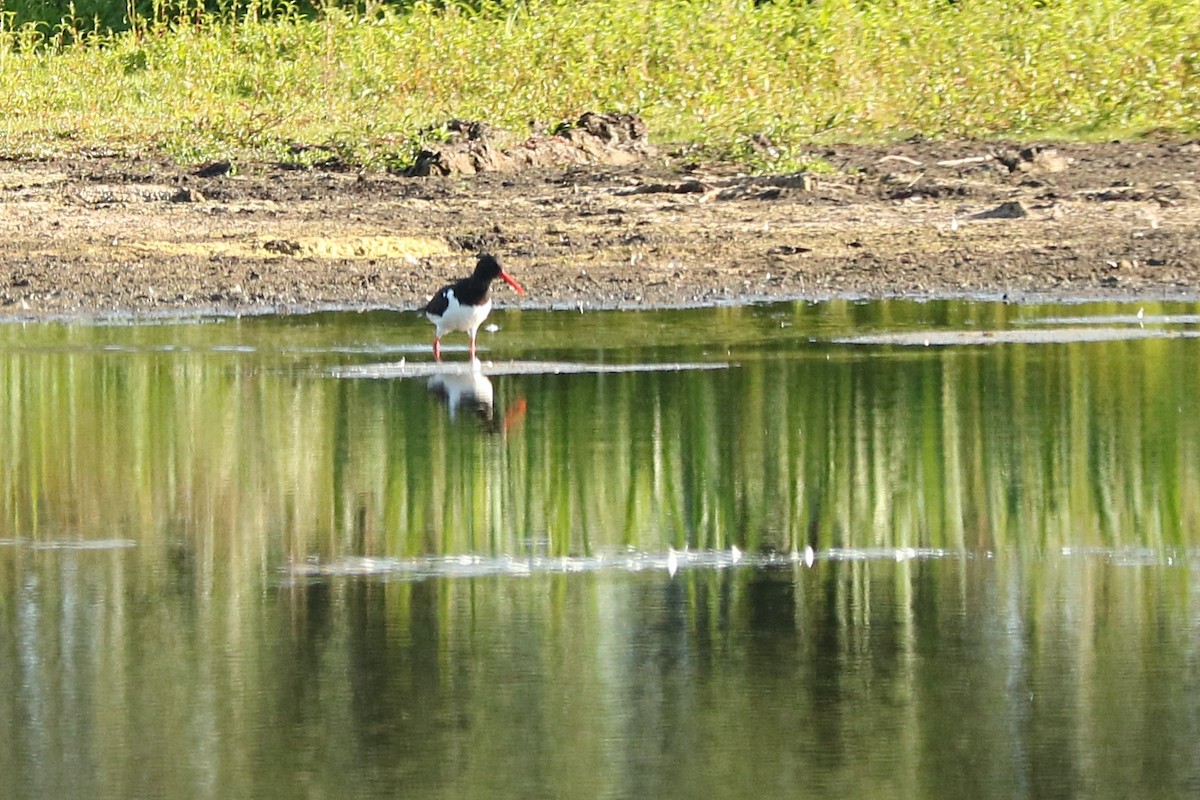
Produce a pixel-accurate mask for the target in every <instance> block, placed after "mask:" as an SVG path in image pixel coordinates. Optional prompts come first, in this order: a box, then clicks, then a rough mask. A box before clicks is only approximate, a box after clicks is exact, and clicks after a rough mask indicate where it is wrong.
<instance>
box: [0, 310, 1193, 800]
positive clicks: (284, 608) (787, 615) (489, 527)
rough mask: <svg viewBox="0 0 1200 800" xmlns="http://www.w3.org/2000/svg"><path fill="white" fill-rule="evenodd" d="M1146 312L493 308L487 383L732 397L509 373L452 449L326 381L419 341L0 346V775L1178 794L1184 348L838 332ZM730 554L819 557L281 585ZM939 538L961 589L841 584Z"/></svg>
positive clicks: (925, 566) (242, 330) (152, 786)
mask: <svg viewBox="0 0 1200 800" xmlns="http://www.w3.org/2000/svg"><path fill="white" fill-rule="evenodd" d="M1136 310H1137V309H1136V308H1129V307H1121V306H1088V307H1066V308H1038V307H1015V306H1003V305H985V304H966V303H929V304H914V303H899V302H896V303H870V304H854V303H827V304H813V305H797V306H791V305H787V306H764V307H754V308H728V309H716V310H701V311H679V312H667V313H653V314H649V313H647V314H632V315H623V314H615V313H613V314H588V315H578V314H572V313H566V312H561V313H554V314H545V313H528V312H527V313H520V314H518V313H508V314H501V313H499V312H498V313H497V314H496V315H495V321H497V322H499V323H500V324H501V325H502V328H503V330H502V331H501V332H500V333H498V334H496V335H494V336H491V337H488V338H487V339H486V341H485V342H484V344H487V345H490V346H491V347H492V348H493V354H494V355H495V356H496V357H497V358H522V359H538V360H546V359H564V358H567V359H573V360H580V361H596V360H603V361H608V362H619V363H629V362H638V361H663V360H685V361H705V360H712V361H730V362H734V363H735V364H737V366H736V367H734V368H731V369H728V370H720V371H711V372H680V373H632V374H610V375H536V376H507V377H498V378H496V379H494V380H493V381H492V387H491V388H492V391H493V393H494V396H493V400H494V409H493V411H492V413H490V414H487V415H484V417H480V416H479V415H478V414H475V413H473V411H472V409H471V408H469V407H468V406H466V405H462V406H460V407H459V408H458V409H456V411H455V414H454V418H453V419H452V418H451V415H450V413H449V411H448V408H447V405H446V403H445V401H443V400H442V399H439V397H437V396H436V395H435V394H434V393H432V392H431V391H430V390H429V388H428V387H427V386H426V385H425V384H424V383H423V382H414V381H372V380H338V379H335V378H333V377H331V369H332V368H333V367H335V366H338V365H346V364H358V363H369V362H377V361H386V360H398V359H399V358H402V357H406V358H409V359H416V358H427V355H426V354H425V353H426V351H427V349H428V343H427V341H426V339H427V333H428V332H427V326H426V325H425V324H424V323H423V322H421V321H420V320H418V319H415V318H413V317H412V316H411V315H409V316H403V317H402V316H399V315H392V314H366V315H317V316H311V317H297V318H283V319H265V318H264V319H246V320H215V321H207V322H204V323H203V324H199V323H191V324H170V323H163V324H153V325H149V324H143V325H112V326H86V325H74V326H72V325H36V326H16V325H12V326H4V327H0V420H3V422H0V424H2V425H3V426H4V427H3V430H2V435H3V439H2V441H0V458H2V459H3V464H4V471H3V474H2V475H0V676H3V677H0V735H2V736H4V739H5V741H6V742H9V743H10V746H8V747H6V748H0V774H2V775H4V776H6V779H5V780H6V782H7V785H8V786H9V787H11V791H12V792H13V793H14V796H18V797H50V796H95V797H129V796H173V797H208V796H214V797H215V796H220V797H228V796H280V797H284V796H287V797H293V796H297V795H307V796H348V795H354V796H380V797H385V796H387V797H390V796H395V795H396V794H397V793H412V794H414V795H416V796H454V797H464V796H480V797H483V796H488V797H494V796H514V795H519V796H562V795H572V796H574V795H579V796H615V797H649V796H659V797H665V796H679V797H695V796H745V795H747V794H750V793H751V792H753V793H755V794H756V795H761V796H781V797H782V796H795V795H796V794H797V793H802V794H811V795H815V796H830V797H833V796H838V797H844V796H876V797H924V796H928V797H945V796H959V797H966V796H972V797H989V796H990V797H1011V796H1014V795H1030V796H1063V795H1072V794H1080V795H1087V796H1098V797H1102V796H1106V795H1112V796H1132V795H1136V796H1141V797H1156V796H1157V797H1172V796H1180V795H1182V794H1190V793H1194V792H1195V791H1196V789H1198V788H1200V757H1198V756H1197V753H1196V751H1195V748H1194V745H1193V743H1194V741H1195V740H1196V734H1197V732H1198V731H1197V730H1196V728H1197V723H1196V720H1197V719H1200V715H1198V714H1197V711H1200V708H1198V707H1197V706H1198V705H1200V703H1198V697H1200V695H1197V694H1196V693H1195V691H1194V687H1195V685H1196V678H1197V666H1198V664H1200V660H1198V656H1200V652H1198V648H1197V637H1196V631H1197V630H1198V629H1200V627H1198V623H1200V613H1198V611H1200V597H1198V596H1197V592H1196V590H1195V588H1194V586H1193V583H1194V582H1193V581H1192V573H1193V567H1192V561H1193V560H1194V558H1195V552H1196V551H1195V548H1196V536H1197V531H1198V530H1200V526H1198V524H1197V523H1198V522H1200V474H1198V470H1200V459H1198V456H1200V452H1198V449H1200V431H1198V426H1200V422H1198V420H1200V413H1198V412H1200V408H1198V405H1200V400H1198V399H1197V398H1200V376H1198V374H1197V370H1196V369H1195V368H1194V365H1195V363H1196V356H1197V347H1200V343H1197V342H1194V341H1189V340H1175V339H1167V340H1143V341H1133V342H1120V341H1118V342H1105V343H1088V344H1067V345H997V346H991V347H950V348H902V347H880V346H873V347H866V346H854V345H847V344H836V343H834V342H833V340H834V339H836V338H839V337H842V336H845V335H848V334H852V333H857V332H879V331H903V330H923V329H930V328H953V329H967V330H971V329H980V328H1014V327H1018V326H1022V325H1039V324H1041V325H1050V324H1060V323H1058V322H1053V321H1051V322H1047V321H1045V318H1047V317H1051V316H1053V317H1061V316H1079V315H1090V316H1093V317H1099V316H1102V315H1113V314H1121V315H1125V316H1126V317H1128V316H1130V315H1131V314H1133V313H1134V312H1135V311H1136ZM1189 310H1190V309H1185V308H1180V307H1165V306H1147V307H1146V309H1145V311H1146V318H1147V319H1149V320H1151V321H1150V323H1149V324H1151V325H1153V324H1156V323H1155V322H1154V321H1153V318H1154V317H1155V316H1156V315H1158V314H1162V313H1168V312H1170V313H1182V312H1185V311H1189ZM1037 320H1043V321H1042V322H1037ZM1124 324H1129V323H1124ZM1176 327H1178V326H1176ZM1185 327H1186V326H1185ZM450 357H452V358H455V357H457V358H462V357H464V354H463V353H461V352H458V353H454V354H452V355H451V356H450ZM734 545H736V546H737V547H739V548H741V549H742V550H746V551H750V552H757V551H760V550H778V551H782V552H790V551H792V550H802V549H803V548H804V547H805V546H806V545H807V546H811V547H812V548H814V550H816V551H817V552H818V554H819V557H818V558H817V560H816V562H815V564H814V566H813V567H812V568H805V567H804V566H803V565H802V564H797V565H795V566H794V567H787V568H773V569H746V568H731V569H722V570H711V569H710V570H706V569H690V570H684V571H682V572H680V573H679V574H677V575H675V576H674V577H670V576H668V575H667V574H666V573H665V572H664V571H662V570H659V571H655V572H649V573H636V574H630V573H624V572H611V571H601V572H597V573H591V574H586V575H546V574H535V575H532V576H530V577H524V578H516V577H512V576H509V575H496V576H489V577H481V578H472V579H466V578H462V579H449V578H446V577H432V578H428V579H425V580H417V581H411V580H398V579H395V577H396V576H395V575H390V576H389V575H388V574H384V575H381V576H376V577H375V578H365V579H361V578H347V577H337V578H318V579H310V578H299V579H293V578H292V577H290V575H289V573H288V569H289V567H291V566H292V565H296V564H338V563H342V562H344V560H345V559H347V558H349V557H359V556H368V557H376V558H380V559H384V558H386V559H393V560H404V559H412V558H415V557H418V556H446V555H457V554H485V555H495V556H512V557H515V558H520V557H528V556H530V555H532V554H547V555H572V556H585V555H594V554H603V553H613V552H624V551H625V549H626V548H633V549H635V550H637V551H645V552H662V551H664V550H666V549H667V548H668V547H674V548H679V549H681V548H683V547H685V546H686V547H689V548H692V549H719V550H727V549H728V548H730V547H731V546H734ZM86 546H92V547H94V548H95V549H86ZM918 546H921V547H934V548H941V549H943V550H945V551H947V557H946V558H943V559H937V560H928V561H923V560H918V561H912V560H904V561H896V560H889V559H884V560H878V559H877V560H867V561H845V560H838V559H839V558H840V557H842V556H847V555H853V554H854V553H856V552H867V551H870V550H872V549H874V548H883V552H885V553H887V552H891V551H890V550H889V548H892V549H894V548H900V547H918ZM1064 551H1065V554H1064Z"/></svg>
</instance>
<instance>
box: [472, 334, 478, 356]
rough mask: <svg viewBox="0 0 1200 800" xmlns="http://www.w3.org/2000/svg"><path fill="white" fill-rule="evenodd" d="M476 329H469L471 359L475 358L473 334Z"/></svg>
mask: <svg viewBox="0 0 1200 800" xmlns="http://www.w3.org/2000/svg"><path fill="white" fill-rule="evenodd" d="M477 332H478V331H477V330H474V331H471V360H472V361H474V360H475V334H476V333H477Z"/></svg>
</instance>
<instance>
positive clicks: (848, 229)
mask: <svg viewBox="0 0 1200 800" xmlns="http://www.w3.org/2000/svg"><path fill="white" fill-rule="evenodd" d="M813 155H814V156H816V157H819V158H820V159H823V160H824V161H825V162H826V163H827V164H829V165H831V166H832V167H833V168H834V170H835V171H833V172H830V173H822V174H796V175H780V176H771V177H762V178H746V177H742V176H739V175H737V174H736V173H735V172H733V171H732V170H731V169H729V168H727V167H720V166H709V165H702V164H689V163H686V161H683V160H681V159H680V158H679V157H669V156H666V155H653V154H651V155H646V156H643V157H640V158H639V160H637V161H636V162H635V163H632V164H624V165H619V166H614V165H596V164H579V165H574V166H566V167H549V168H547V167H537V166H534V167H529V168H526V169H522V170H519V171H513V172H505V173H500V174H494V173H493V174H476V175H470V176H448V177H447V176H443V177H403V176H393V175H386V174H360V173H358V172H356V171H351V170H344V169H341V168H339V167H337V165H331V166H329V167H327V168H325V169H313V170H295V169H285V168H283V167H280V166H276V165H252V164H251V165H247V164H242V165H237V167H236V169H234V170H233V171H232V172H231V173H230V172H227V173H225V174H215V173H221V172H222V171H223V170H222V169H220V168H216V169H210V170H207V171H205V174H207V175H208V177H202V176H200V175H197V174H196V170H195V169H194V168H182V167H179V166H176V165H174V164H171V163H168V162H166V161H129V160H113V159H108V158H90V159H85V158H80V159H76V160H69V161H51V162H38V163H30V162H20V163H16V162H0V234H2V235H0V315H3V316H7V317H10V318H11V317H28V316H39V315H45V314H60V313H68V314H75V313H105V312H114V311H116V312H122V311H152V310H159V311H161V310H169V309H209V308H213V309H218V310H224V311H262V310H270V309H274V308H291V309H299V308H308V307H312V306H326V305H352V306H395V307H414V306H417V305H418V304H421V303H423V301H424V300H425V299H426V298H427V296H428V295H429V294H430V292H431V291H432V290H433V289H435V288H436V287H437V286H438V285H439V284H440V283H442V282H443V281H444V280H445V279H446V278H448V277H451V276H455V275H458V274H460V273H463V272H464V271H466V270H468V269H469V266H470V265H471V264H472V263H473V258H472V255H473V253H474V252H475V251H476V250H479V249H484V248H486V249H490V250H493V251H495V252H497V253H500V254H501V255H502V256H503V257H504V259H505V261H506V265H507V266H508V268H509V270H510V271H511V272H512V273H513V274H515V275H516V276H518V277H519V278H520V280H521V281H522V282H523V283H524V284H525V286H526V288H527V289H528V290H529V296H528V297H527V298H526V299H524V300H521V301H519V302H520V303H521V304H522V305H525V306H529V307H547V306H556V307H557V306H575V305H578V304H583V305H584V306H585V307H614V306H627V305H636V306H654V305H679V304H695V303H714V302H726V301H736V300H748V299H761V298H764V297H777V298H795V297H824V296H829V295H844V294H853V295H872V296H883V295H897V294H913V295H921V296H927V295H945V294H964V293H969V294H985V295H992V296H1008V297H1010V298H1023V297H1031V296H1045V295H1050V296H1060V297H1100V296H1122V297H1125V296H1131V295H1137V296H1139V297H1145V298H1148V299H1149V298H1163V297H1169V298H1174V297H1195V296H1197V295H1200V224H1198V223H1200V184H1198V183H1197V181H1200V175H1198V172H1200V144H1198V143H1196V142H1180V141H1163V142H1140V143H1106V144H1089V145H1065V146H1064V145H1057V146H1055V147H1053V148H1050V149H1047V148H1039V147H1036V146H1034V147H1030V146H1029V145H1028V144H1026V143H1021V144H1009V145H1002V144H995V143H981V142H954V143H907V144H901V145H895V146H880V147H863V146H835V147H829V148H819V149H815V150H814V151H813ZM499 297H500V299H501V300H503V301H504V302H505V303H507V304H515V303H517V302H518V301H517V299H516V297H515V296H513V295H512V294H511V293H503V294H501V295H500V296H499Z"/></svg>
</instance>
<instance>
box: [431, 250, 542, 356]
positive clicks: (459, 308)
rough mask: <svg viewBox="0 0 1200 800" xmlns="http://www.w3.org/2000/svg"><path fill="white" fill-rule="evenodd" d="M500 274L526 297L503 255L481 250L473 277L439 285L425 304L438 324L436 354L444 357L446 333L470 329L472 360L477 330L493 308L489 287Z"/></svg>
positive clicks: (434, 338) (434, 339) (434, 353)
mask: <svg viewBox="0 0 1200 800" xmlns="http://www.w3.org/2000/svg"><path fill="white" fill-rule="evenodd" d="M496 278H500V279H501V280H503V281H504V282H505V283H507V284H508V285H509V286H511V287H512V288H513V289H514V290H515V291H516V293H517V294H519V295H521V296H522V297H523V296H524V295H525V290H524V289H522V288H521V285H520V284H519V283H517V282H516V281H515V280H513V279H512V276H511V275H509V274H508V273H507V272H505V271H504V268H503V267H502V266H500V259H499V258H497V257H496V256H494V255H491V254H490V253H480V255H479V261H477V262H476V263H475V271H474V272H473V273H471V277H469V278H463V279H462V280H460V281H455V282H454V283H452V284H450V285H449V286H443V287H442V288H441V289H438V292H437V294H435V295H434V296H433V299H431V300H430V301H429V303H428V304H427V305H426V306H425V316H426V317H428V319H429V321H430V322H432V323H433V324H434V325H436V326H437V332H436V333H434V335H433V358H434V360H435V361H441V360H442V337H443V336H445V335H446V334H447V333H449V332H450V331H466V332H467V335H468V336H470V337H471V360H472V361H474V360H475V333H476V331H478V330H479V326H480V325H481V324H483V321H484V320H485V319H487V315H488V313H489V312H490V311H491V310H492V298H491V297H489V296H488V289H489V288H490V287H491V285H492V281H494V280H495V279H496Z"/></svg>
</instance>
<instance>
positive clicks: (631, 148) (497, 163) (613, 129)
mask: <svg viewBox="0 0 1200 800" xmlns="http://www.w3.org/2000/svg"><path fill="white" fill-rule="evenodd" d="M442 129H443V130H444V131H445V133H446V141H444V142H441V143H438V144H436V145H431V146H430V147H428V148H426V149H425V150H422V151H421V152H420V153H419V154H418V155H417V158H416V161H415V163H414V164H413V166H412V167H411V168H409V169H408V170H407V172H406V174H407V175H408V176H410V177H428V176H430V175H442V176H445V175H474V174H476V173H477V172H515V171H517V170H523V169H529V168H531V167H559V168H561V167H566V166H572V165H576V164H610V165H611V164H634V163H636V162H638V161H641V160H642V159H643V158H645V157H647V156H649V155H652V154H653V153H654V148H653V147H652V146H651V145H650V142H649V141H648V139H647V138H646V124H645V123H644V122H642V120H641V119H640V118H638V117H636V116H634V115H632V114H596V113H591V112H589V113H587V114H584V115H583V116H581V117H580V118H579V119H578V120H577V121H576V122H574V123H568V124H564V125H560V126H559V127H558V128H557V129H555V130H554V131H553V132H552V133H550V134H546V135H539V136H531V137H529V138H527V139H523V140H520V141H516V140H514V138H513V137H512V136H510V135H508V134H505V133H503V132H501V131H497V130H495V129H493V128H492V127H491V126H489V125H488V124H487V123H484V122H468V121H463V120H451V121H450V122H448V123H446V124H445V125H444V126H442Z"/></svg>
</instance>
